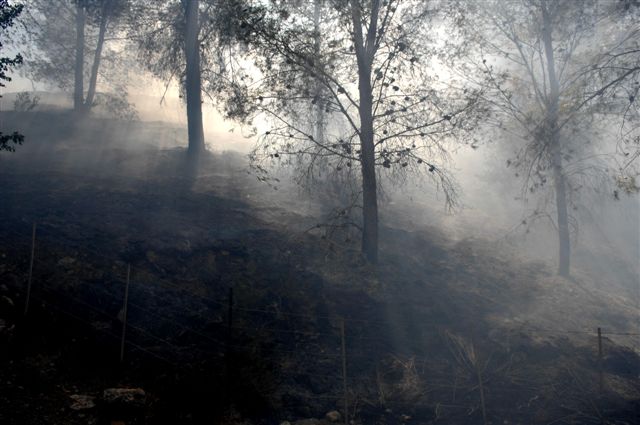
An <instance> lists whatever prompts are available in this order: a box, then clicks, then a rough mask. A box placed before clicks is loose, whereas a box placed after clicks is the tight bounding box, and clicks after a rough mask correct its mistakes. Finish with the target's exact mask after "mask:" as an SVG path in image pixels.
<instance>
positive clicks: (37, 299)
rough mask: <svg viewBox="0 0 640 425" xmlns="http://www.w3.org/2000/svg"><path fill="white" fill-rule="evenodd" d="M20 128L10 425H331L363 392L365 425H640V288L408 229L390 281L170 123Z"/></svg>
mask: <svg viewBox="0 0 640 425" xmlns="http://www.w3.org/2000/svg"><path fill="white" fill-rule="evenodd" d="M5 120H6V121H5ZM9 120H11V121H10V122H12V123H15V125H19V128H25V130H24V133H25V135H26V136H27V143H26V144H25V145H24V146H22V147H19V148H18V151H17V152H16V153H13V154H6V153H3V155H2V156H1V157H0V204H1V205H2V208H0V356H1V364H0V423H3V424H40V423H42V424H51V423H65V424H87V423H93V424H103V423H104V424H110V423H118V421H120V423H126V424H203V423H228V424H235V423H237V424H240V423H242V424H263V423H264V424H278V423H281V422H283V421H289V422H291V423H295V422H296V421H298V423H299V424H300V425H303V424H304V425H313V424H320V423H330V422H336V421H339V422H344V415H345V406H344V401H345V396H346V400H347V404H348V416H349V417H348V419H349V420H350V421H353V422H354V423H355V424H359V423H362V424H378V423H379V424H401V423H406V424H461V423H464V424H484V423H492V424H527V425H528V424H552V423H553V424H601V423H605V424H634V423H638V420H639V417H640V416H639V415H640V383H639V382H640V381H639V380H638V378H639V374H640V359H639V357H638V338H639V337H638V335H637V334H638V332H639V329H638V317H639V315H638V314H639V310H638V304H637V299H635V298H634V294H633V291H631V292H630V293H625V292H624V291H605V290H604V289H603V288H599V287H598V285H597V284H596V283H594V282H593V280H592V279H590V277H589V274H588V273H586V272H582V271H580V270H576V273H575V277H574V279H572V280H567V279H562V278H559V277H556V276H554V273H553V269H552V268H550V267H549V266H547V265H544V264H540V263H531V262H526V261H523V260H521V259H518V258H516V257H515V256H514V255H513V254H511V253H509V252H505V251H504V250H501V249H500V248H499V247H497V246H495V245H494V244H493V243H491V242H489V241H484V240H478V239H465V240H451V239H448V238H447V237H446V235H444V234H442V233H441V232H439V231H438V230H437V229H419V230H415V229H414V230H411V231H409V230H403V229H402V228H401V227H399V226H393V224H392V222H390V221H385V222H383V227H382V229H381V261H380V263H379V264H378V265H376V266H372V265H369V264H367V263H366V262H365V261H363V259H362V258H361V256H360V254H359V253H358V246H357V243H356V241H354V240H351V241H345V240H344V239H339V240H338V239H336V238H331V237H326V236H325V234H324V230H323V229H322V228H316V227H315V224H316V223H318V222H319V220H321V218H320V216H319V215H318V213H317V211H319V210H320V209H321V208H320V207H321V206H320V205H318V204H316V203H314V202H312V201H311V200H308V199H307V198H306V196H305V195H304V194H302V193H301V192H299V191H297V190H296V189H295V188H293V187H291V186H287V185H286V184H281V187H278V188H277V189H278V190H276V189H275V188H274V187H273V186H272V185H267V184H265V183H264V182H261V181H259V180H258V179H257V178H256V176H255V175H253V174H251V173H248V172H247V170H248V166H247V163H246V160H245V159H244V157H243V156H242V155H239V154H234V153H219V154H218V153H216V154H208V155H206V156H205V157H204V158H203V159H202V160H201V162H200V164H199V168H198V172H197V173H194V172H192V171H190V170H191V169H192V168H191V164H189V163H188V161H186V159H185V151H184V150H183V149H176V148H167V147H162V144H163V143H161V142H167V140H166V139H167V138H168V137H169V136H168V135H174V134H178V131H177V130H176V129H173V128H169V127H167V126H164V125H162V124H145V125H142V124H140V123H122V122H117V121H110V120H97V119H96V120H93V121H92V122H91V125H90V126H89V125H88V124H85V125H84V126H83V125H71V124H70V121H69V117H68V116H67V115H65V114H62V113H36V114H35V117H33V116H30V117H29V120H26V118H25V116H21V115H19V114H13V115H11V114H8V113H4V114H3V121H5V122H7V121H9ZM171 137H173V136H171ZM167 144H168V142H167ZM385 211H386V212H387V213H388V215H389V216H390V215H391V211H390V210H385V209H384V208H383V217H384V212H385ZM33 223H36V224H37V230H36V244H35V257H34V258H35V260H34V265H33V275H32V290H31V296H30V303H29V311H28V314H27V315H26V316H25V315H24V306H25V297H26V288H27V281H28V272H29V263H30V251H31V236H32V226H33ZM353 239H355V240H357V237H356V238H353ZM128 265H130V267H131V277H130V285H129V294H128V304H127V328H126V342H125V350H124V361H123V362H121V361H120V350H121V345H120V344H121V335H122V329H123V322H122V320H123V317H124V311H123V308H122V307H123V298H124V294H125V282H126V274H127V266H128ZM636 296H637V294H636ZM598 327H601V328H602V331H603V335H602V339H601V342H602V355H601V356H600V355H599V348H598V338H597V336H596V328H598ZM343 342H344V355H343V349H342V348H343ZM344 366H346V390H345V379H344V378H345V376H344V370H345V369H344ZM328 412H330V414H328V415H327V413H328ZM337 412H339V413H337ZM313 418H316V419H313Z"/></svg>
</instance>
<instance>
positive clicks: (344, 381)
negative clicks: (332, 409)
mask: <svg viewBox="0 0 640 425" xmlns="http://www.w3.org/2000/svg"><path fill="white" fill-rule="evenodd" d="M340 339H341V341H342V385H343V386H344V423H345V424H346V425H348V424H349V393H348V388H347V348H346V342H345V336H344V318H343V319H342V320H341V322H340Z"/></svg>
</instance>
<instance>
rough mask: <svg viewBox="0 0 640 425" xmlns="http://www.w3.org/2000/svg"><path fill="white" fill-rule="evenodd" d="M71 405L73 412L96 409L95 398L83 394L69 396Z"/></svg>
mask: <svg viewBox="0 0 640 425" xmlns="http://www.w3.org/2000/svg"><path fill="white" fill-rule="evenodd" d="M70 398H71V400H73V403H71V409H73V410H85V409H92V408H94V407H96V403H95V397H93V396H90V395H83V394H74V395H72V396H70Z"/></svg>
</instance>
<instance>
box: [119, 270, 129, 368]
mask: <svg viewBox="0 0 640 425" xmlns="http://www.w3.org/2000/svg"><path fill="white" fill-rule="evenodd" d="M130 279H131V264H127V283H126V285H125V287H124V303H123V305H122V340H121V341H120V363H122V361H123V360H124V341H125V335H126V332H127V304H128V302H129V281H130Z"/></svg>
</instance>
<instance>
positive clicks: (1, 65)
mask: <svg viewBox="0 0 640 425" xmlns="http://www.w3.org/2000/svg"><path fill="white" fill-rule="evenodd" d="M22 9H23V6H22V5H21V4H17V5H12V4H9V2H8V0H0V34H2V35H4V33H5V32H6V31H7V29H8V28H9V27H11V26H13V24H14V21H15V19H16V18H17V17H18V15H20V13H21V12H22ZM2 48H3V45H2V40H0V52H1V51H2ZM22 61H23V59H22V56H21V55H20V54H18V55H16V56H14V57H6V56H0V87H5V84H4V82H5V81H11V77H9V76H8V75H7V72H8V71H9V70H11V69H12V68H13V67H14V66H17V65H20V64H22ZM23 141H24V136H23V135H21V134H20V133H18V132H15V131H14V132H13V133H12V134H2V132H0V151H9V152H13V151H15V145H21V144H22V142H23Z"/></svg>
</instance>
